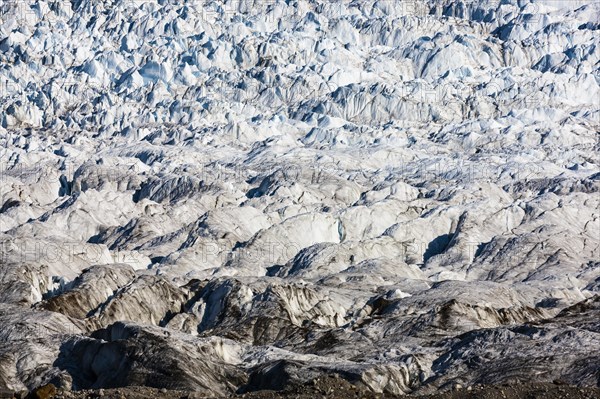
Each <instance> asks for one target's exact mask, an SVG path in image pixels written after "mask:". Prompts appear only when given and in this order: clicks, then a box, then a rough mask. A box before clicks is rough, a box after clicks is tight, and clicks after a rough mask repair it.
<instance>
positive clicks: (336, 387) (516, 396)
mask: <svg viewBox="0 0 600 399" xmlns="http://www.w3.org/2000/svg"><path fill="white" fill-rule="evenodd" d="M35 395H38V394H37V393H33V397H34V398H35V397H36V396H35ZM38 397H39V398H44V399H46V397H45V396H43V394H39V396H38ZM598 397H600V389H599V388H581V387H579V388H578V387H573V386H565V385H562V384H560V383H555V384H518V383H516V384H505V385H501V386H483V385H476V386H473V387H460V386H455V387H454V388H453V390H452V391H450V392H445V393H439V394H432V395H419V396H396V395H389V394H376V393H373V392H372V391H369V390H368V389H365V388H364V387H357V386H356V385H352V384H350V383H348V382H347V381H346V380H344V379H342V378H339V377H335V376H324V377H321V378H318V379H315V380H313V381H311V382H310V383H309V384H306V385H304V386H300V387H291V388H289V389H287V390H285V391H283V392H281V391H280V392H276V391H258V392H251V393H245V394H239V395H234V396H228V397H227V398H232V399H236V398H237V399H292V398H294V399H314V398H324V399H325V398H331V399H338V398H339V399H348V398H365V399H382V398H407V399H409V398H420V399H596V398H598ZM54 398H55V399H96V398H97V399H103V398H105V399H125V398H126V399H175V398H177V399H204V398H211V396H205V395H203V394H198V393H193V392H184V391H168V390H166V389H162V390H159V389H153V388H147V387H129V388H118V389H103V390H92V391H89V390H86V391H81V392H65V391H61V390H57V391H56V393H55V396H54Z"/></svg>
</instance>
